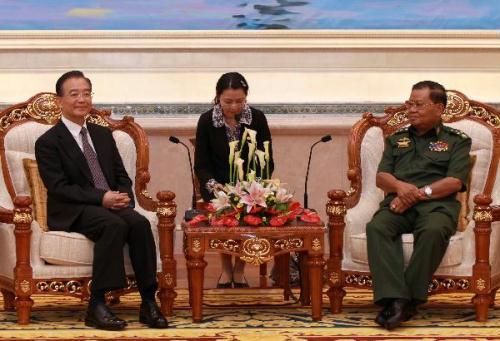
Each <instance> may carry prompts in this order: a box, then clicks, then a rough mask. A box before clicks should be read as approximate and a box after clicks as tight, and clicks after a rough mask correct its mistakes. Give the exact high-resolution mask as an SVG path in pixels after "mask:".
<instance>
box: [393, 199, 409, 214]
mask: <svg viewBox="0 0 500 341" xmlns="http://www.w3.org/2000/svg"><path fill="white" fill-rule="evenodd" d="M411 206H413V205H410V206H408V205H405V204H404V203H403V202H402V201H401V199H399V197H395V198H394V199H392V201H391V204H390V205H389V208H390V209H391V211H392V212H394V213H397V214H401V213H403V212H404V211H406V210H407V209H409V208H410V207H411Z"/></svg>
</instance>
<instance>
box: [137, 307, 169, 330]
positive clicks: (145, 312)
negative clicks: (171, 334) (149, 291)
mask: <svg viewBox="0 0 500 341" xmlns="http://www.w3.org/2000/svg"><path fill="white" fill-rule="evenodd" d="M139 321H140V322H141V323H144V324H147V325H148V327H149V328H168V322H167V319H166V318H165V317H164V316H163V314H162V313H161V310H160V307H158V305H157V304H156V302H153V301H143V302H142V303H141V308H140V310H139Z"/></svg>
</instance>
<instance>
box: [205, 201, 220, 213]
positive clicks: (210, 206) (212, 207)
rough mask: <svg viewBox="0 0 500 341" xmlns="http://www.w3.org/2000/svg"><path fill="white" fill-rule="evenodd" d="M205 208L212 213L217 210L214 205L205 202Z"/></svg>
mask: <svg viewBox="0 0 500 341" xmlns="http://www.w3.org/2000/svg"><path fill="white" fill-rule="evenodd" d="M205 209H206V210H207V211H208V212H212V213H215V212H217V210H216V209H215V207H214V205H212V204H211V203H208V204H205Z"/></svg>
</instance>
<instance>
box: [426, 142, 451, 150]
mask: <svg viewBox="0 0 500 341" xmlns="http://www.w3.org/2000/svg"><path fill="white" fill-rule="evenodd" d="M429 150H430V151H431V152H446V151H448V143H446V142H444V141H436V142H429Z"/></svg>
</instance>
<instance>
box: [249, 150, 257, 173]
mask: <svg viewBox="0 0 500 341" xmlns="http://www.w3.org/2000/svg"><path fill="white" fill-rule="evenodd" d="M255 147H256V144H255V143H251V142H248V164H247V173H248V172H249V171H250V162H251V161H253V155H254V152H255Z"/></svg>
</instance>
